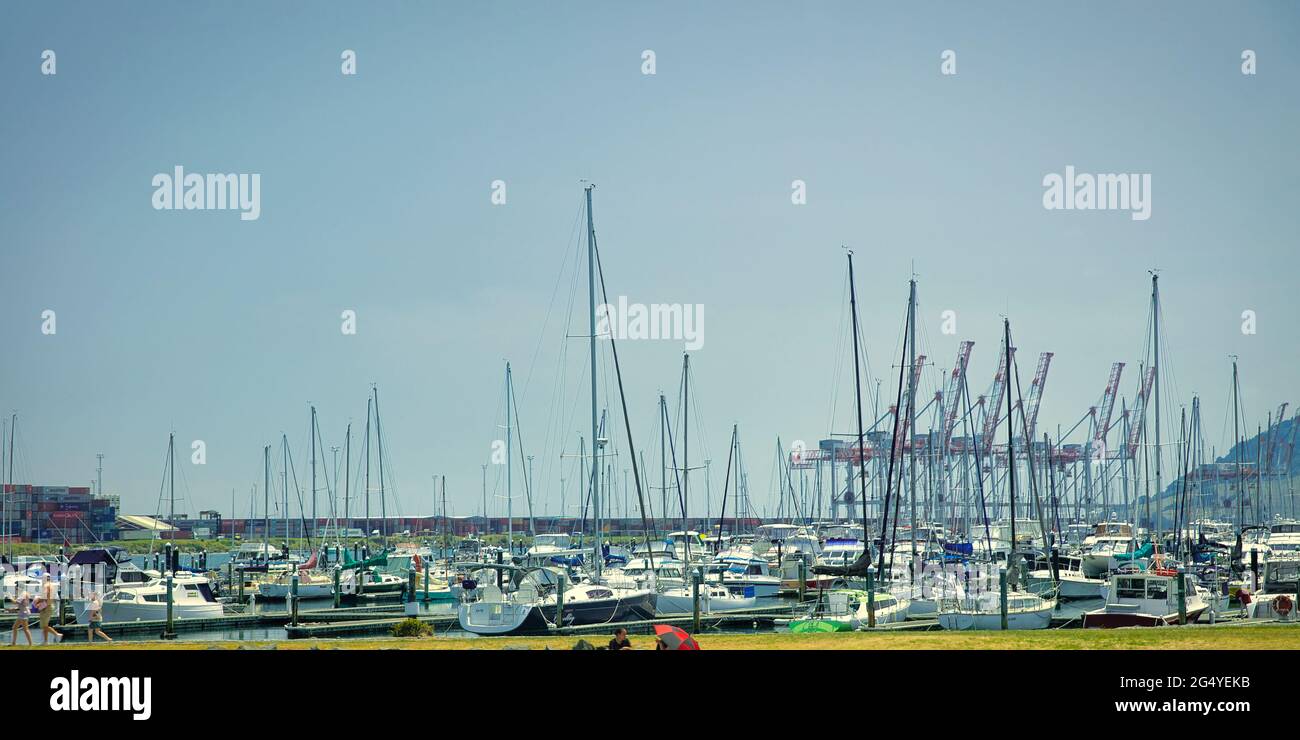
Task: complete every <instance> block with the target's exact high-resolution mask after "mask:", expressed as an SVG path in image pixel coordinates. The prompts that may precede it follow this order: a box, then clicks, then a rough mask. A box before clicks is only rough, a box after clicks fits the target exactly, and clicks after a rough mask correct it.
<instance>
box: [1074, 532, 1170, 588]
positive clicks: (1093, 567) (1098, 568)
mask: <svg viewBox="0 0 1300 740" xmlns="http://www.w3.org/2000/svg"><path fill="white" fill-rule="evenodd" d="M1136 543H1137V541H1136V540H1134V539H1133V537H1132V536H1131V535H1122V534H1108V535H1100V536H1098V537H1096V539H1095V540H1094V541H1093V543H1092V547H1091V548H1090V549H1089V550H1088V551H1087V552H1085V553H1083V556H1082V558H1083V562H1082V567H1081V570H1082V572H1083V574H1084V575H1085V576H1087V577H1088V578H1099V577H1102V576H1104V575H1105V574H1107V573H1109V572H1110V571H1113V570H1116V569H1118V568H1119V567H1120V566H1121V565H1124V564H1125V563H1132V562H1134V561H1136V560H1141V559H1143V558H1147V557H1150V556H1151V555H1152V553H1153V552H1154V551H1155V550H1154V548H1153V547H1152V545H1151V543H1149V542H1148V543H1145V544H1143V545H1142V546H1141V547H1138V546H1137V544H1136Z"/></svg>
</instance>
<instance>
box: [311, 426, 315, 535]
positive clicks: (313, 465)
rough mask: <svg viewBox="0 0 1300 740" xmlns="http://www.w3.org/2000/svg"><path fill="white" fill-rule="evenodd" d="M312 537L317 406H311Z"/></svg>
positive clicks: (312, 525)
mask: <svg viewBox="0 0 1300 740" xmlns="http://www.w3.org/2000/svg"><path fill="white" fill-rule="evenodd" d="M310 536H311V537H315V536H316V407H315V406H312V407H311V535H310Z"/></svg>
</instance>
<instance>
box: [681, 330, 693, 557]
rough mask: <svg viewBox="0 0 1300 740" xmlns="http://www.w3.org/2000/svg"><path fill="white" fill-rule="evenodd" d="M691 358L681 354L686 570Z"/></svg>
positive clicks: (689, 483) (689, 482)
mask: <svg viewBox="0 0 1300 740" xmlns="http://www.w3.org/2000/svg"><path fill="white" fill-rule="evenodd" d="M690 488H691V356H690V355H688V354H686V353H684V352H683V353H682V531H683V532H686V533H687V534H686V535H685V536H686V569H687V570H690V567H691V536H690V530H691V525H690V519H689V518H688V517H689V516H690V505H691V495H690V494H691V492H690Z"/></svg>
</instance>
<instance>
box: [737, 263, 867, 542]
mask: <svg viewBox="0 0 1300 740" xmlns="http://www.w3.org/2000/svg"><path fill="white" fill-rule="evenodd" d="M849 313H850V314H852V316H853V397H854V398H855V399H856V402H855V404H854V407H855V409H856V410H857V414H858V469H857V476H858V481H859V483H860V485H861V487H862V494H861V498H862V538H863V540H865V541H866V543H867V550H866V554H867V559H868V560H870V558H871V534H870V532H869V531H868V529H867V470H866V466H867V461H866V451H865V450H864V449H863V448H862V444H863V436H864V433H863V430H862V368H861V367H860V366H859V363H858V358H859V357H861V355H859V354H858V292H857V288H856V286H855V285H854V282H853V251H852V250H849ZM831 465H832V466H834V465H835V449H834V447H833V446H832V448H831ZM831 470H832V471H833V470H834V467H832V468H831ZM737 471H739V468H737ZM831 477H832V479H833V478H834V473H833V472H832V474H831ZM736 485H737V489H736V490H737V494H736V495H737V496H739V495H740V494H739V490H740V489H739V485H740V483H739V478H737V484H736ZM850 490H852V486H850ZM852 513H853V512H852V511H850V512H849V514H850V516H848V517H846V519H852ZM880 549H881V552H883V551H884V549H885V532H884V530H883V529H882V530H881V532H880Z"/></svg>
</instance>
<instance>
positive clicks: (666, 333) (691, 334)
mask: <svg viewBox="0 0 1300 740" xmlns="http://www.w3.org/2000/svg"><path fill="white" fill-rule="evenodd" d="M596 336H598V337H601V338H605V339H608V338H610V337H613V338H614V339H620V340H621V339H675V340H678V341H682V342H685V343H686V349H687V350H689V351H692V352H694V351H695V350H697V349H700V348H701V347H703V346H704V305H703V304H700V303H695V304H690V303H687V304H681V303H650V304H645V303H629V302H628V300H627V296H619V297H618V305H611V304H608V303H602V304H600V305H599V306H597V307H596Z"/></svg>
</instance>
